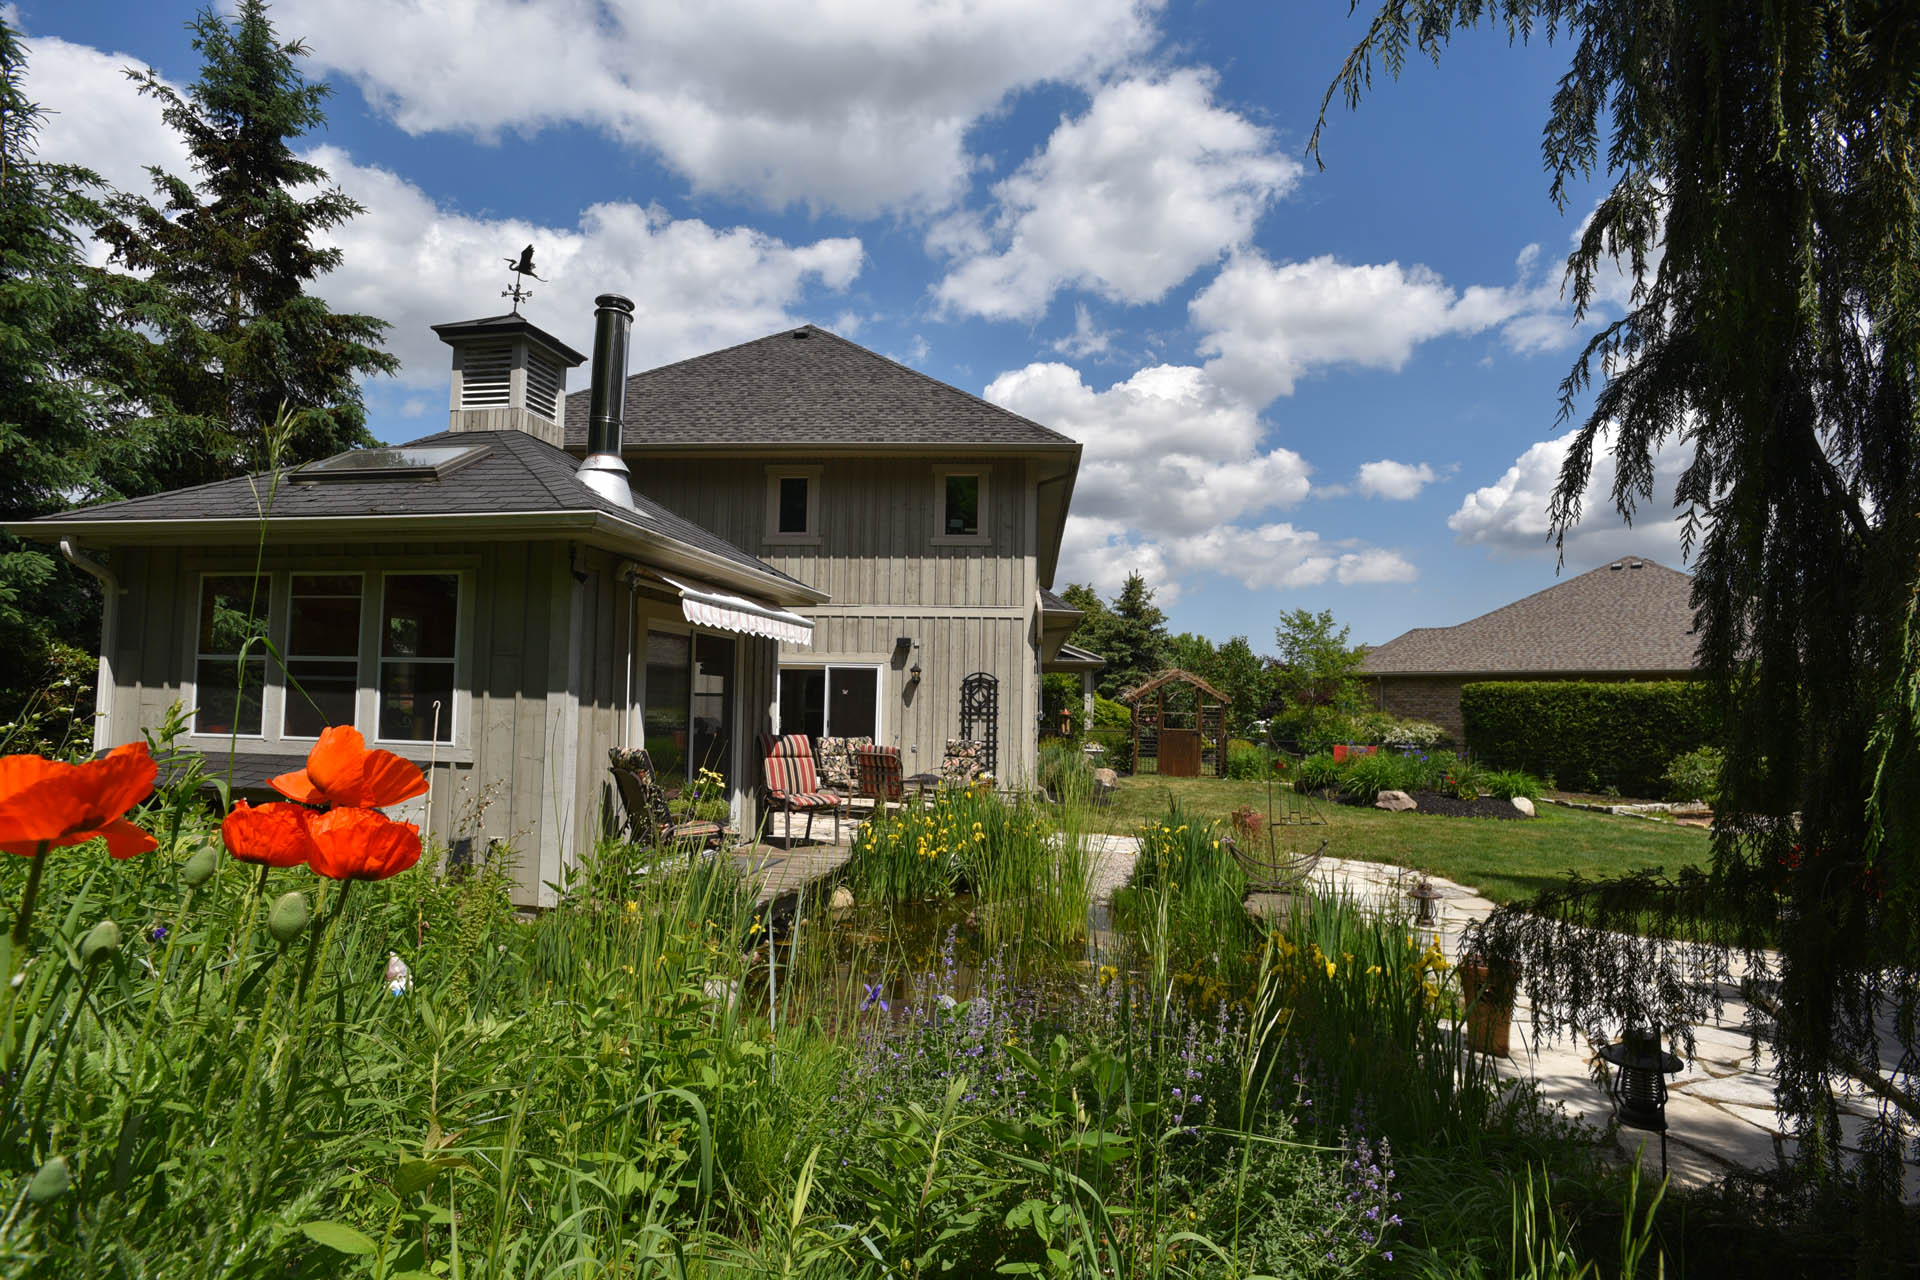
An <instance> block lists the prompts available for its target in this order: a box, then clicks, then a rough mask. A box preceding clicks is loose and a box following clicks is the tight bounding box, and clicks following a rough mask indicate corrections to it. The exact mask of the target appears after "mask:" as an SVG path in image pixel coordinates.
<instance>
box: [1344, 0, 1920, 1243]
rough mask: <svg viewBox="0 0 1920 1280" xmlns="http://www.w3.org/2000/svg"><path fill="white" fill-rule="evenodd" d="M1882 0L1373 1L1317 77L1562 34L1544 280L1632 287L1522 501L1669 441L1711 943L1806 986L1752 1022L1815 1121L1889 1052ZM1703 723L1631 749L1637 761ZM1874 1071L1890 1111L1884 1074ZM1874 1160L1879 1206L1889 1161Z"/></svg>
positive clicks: (1575, 489) (1889, 92)
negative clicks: (1620, 277) (1600, 454)
mask: <svg viewBox="0 0 1920 1280" xmlns="http://www.w3.org/2000/svg"><path fill="white" fill-rule="evenodd" d="M1905 16H1906V13H1905V10H1904V9H1902V8H1901V7H1900V6H1897V5H1888V4H1885V3H1880V2H1879V0H1792V2H1788V3H1782V4H1770V5H1762V6H1747V7H1743V8H1727V7H1724V6H1719V5H1707V4H1694V3H1687V4H1678V5H1667V6H1658V7H1649V6H1645V5H1640V4H1636V3H1633V2H1632V0H1604V2H1602V3H1598V4H1587V5H1577V6H1576V5H1569V4H1566V3H1563V2H1562V0H1499V2H1498V3H1494V4H1486V3H1483V2H1482V0H1412V2H1411V3H1403V2H1402V0H1393V2H1392V3H1388V4H1386V5H1384V6H1383V7H1382V8H1381V10H1380V12H1379V14H1378V15H1377V16H1376V17H1375V18H1374V20H1373V22H1372V24H1371V25H1370V27H1369V29H1368V31H1367V33H1366V35H1365V37H1364V38H1363V39H1362V40H1361V42H1360V44H1359V45H1358V46H1357V47H1356V48H1355V49H1354V51H1353V52H1352V53H1351V54H1350V55H1349V56H1348V58H1347V61H1346V63H1345V65H1344V66H1343V67H1342V68H1341V70H1340V73H1339V75H1338V76H1337V78H1336V80H1335V82H1334V83H1333V84H1332V85H1331V86H1329V88H1328V91H1327V97H1326V101H1327V102H1331V100H1332V98H1333V96H1334V94H1335V93H1344V95H1345V97H1346V100H1347V101H1348V102H1349V104H1357V102H1358V100H1359V97H1360V95H1361V93H1362V91H1363V90H1364V89H1365V87H1366V86H1367V85H1368V83H1369V82H1370V78H1371V74H1372V69H1373V64H1374V60H1375V59H1376V58H1381V59H1384V61H1385V65H1386V67H1387V69H1388V70H1390V71H1392V72H1393V73H1395V74H1397V73H1398V72H1399V70H1400V68H1401V66H1402V65H1403V64H1404V61H1405V59H1406V57H1407V55H1408V53H1409V52H1410V51H1417V52H1419V53H1420V54H1422V55H1426V56H1428V57H1432V58H1438V57H1439V56H1440V54H1441V52H1442V51H1443V49H1444V48H1445V47H1446V46H1447V45H1448V44H1449V42H1450V41H1451V39H1452V38H1453V35H1454V33H1455V32H1456V31H1459V32H1465V31H1469V30H1474V29H1477V28H1479V27H1480V26H1481V25H1482V22H1483V21H1484V22H1485V23H1486V24H1487V25H1489V26H1494V27H1504V28H1505V30H1506V32H1507V34H1508V36H1509V38H1510V39H1517V40H1523V41H1524V40H1528V39H1530V38H1533V37H1535V36H1537V35H1540V34H1542V33H1543V32H1544V33H1545V35H1546V36H1547V38H1548V39H1550V40H1553V41H1555V42H1556V43H1557V44H1559V45H1563V46H1565V47H1568V48H1569V49H1570V50H1571V57H1570V63H1569V67H1568V70H1567V71H1566V73H1565V75H1564V77H1563V78H1562V80H1561V82H1560V86H1559V89H1558V91H1557V92H1556V94H1555V95H1554V98H1553V104H1552V108H1551V111H1550V114H1549V119H1548V121H1547V124H1546V127H1545V128H1544V129H1543V130H1542V133H1541V137H1542V140H1543V141H1542V149H1543V152H1544V158H1545V161H1546V167H1547V171H1548V173H1549V174H1550V175H1551V188H1550V194H1551V196H1552V198H1553V199H1554V201H1555V202H1556V203H1557V204H1560V205H1562V206H1564V205H1565V203H1566V202H1567V201H1568V200H1569V199H1570V198H1572V195H1573V191H1574V188H1575V184H1576V183H1577V182H1578V181H1580V180H1582V179H1585V178H1587V177H1590V176H1592V174H1593V172H1594V170H1595V169H1596V168H1597V167H1598V166H1599V164H1600V163H1601V157H1602V156H1603V155H1604V157H1605V161H1604V163H1605V166H1606V178H1607V179H1608V181H1609V182H1610V183H1611V187H1610V189H1609V190H1608V191H1607V193H1606V194H1605V196H1604V197H1603V198H1602V199H1601V201H1600V203H1599V204H1598V205H1597V206H1596V207H1595V209H1594V211H1593V214H1592V216H1591V217H1589V218H1588V219H1587V221H1586V223H1585V224H1584V225H1583V227H1582V230H1581V233H1580V238H1579V241H1578V244H1577V245H1576V246H1575V248H1574V250H1573V252H1572V253H1571V254H1570V256H1569V258H1568V261H1567V287H1568V291H1569V293H1570V295H1571V297H1572V299H1573V301H1574V305H1575V313H1576V317H1579V318H1584V317H1586V315H1587V311H1588V307H1589V305H1590V304H1591V303H1592V302H1593V300H1594V298H1595V297H1596V290H1597V288H1598V286H1599V285H1600V283H1601V281H1603V280H1605V279H1609V278H1611V277H1613V276H1614V275H1615V274H1616V273H1617V272H1619V271H1620V270H1621V269H1623V268H1624V269H1625V271H1626V272H1627V273H1628V275H1629V277H1630V281H1631V284H1632V290H1631V296H1630V299H1629V302H1628V304H1627V306H1626V308H1625V314H1624V315H1623V316H1622V317H1621V318H1619V319H1617V320H1614V321H1613V322H1611V323H1608V324H1605V325H1603V326H1602V327H1600V328H1599V329H1598V331H1597V332H1595V334H1594V336H1593V337H1592V338H1591V339H1590V340H1589V341H1588V343H1587V345H1586V347H1585V348H1584V350H1583V351H1582V352H1581V354H1580V356H1579V358H1578V359H1577V360H1576V361H1575V363H1574V366H1573V368H1572V369H1571V370H1570V371H1569V373H1568V375H1567V377H1566V379H1565V380H1564V382H1563V383H1562V388H1561V416H1562V417H1563V418H1568V417H1572V416H1573V414H1574V411H1575V408H1576V406H1577V405H1578V404H1579V402H1580V401H1581V399H1582V398H1583V397H1584V396H1585V395H1586V393H1587V391H1588V389H1589V387H1590V386H1592V384H1593V382H1594V378H1595V375H1596V374H1598V375H1599V379H1600V381H1599V386H1598V389H1597V390H1596V391H1595V393H1594V394H1593V396H1592V399H1591V403H1590V404H1589V405H1588V406H1587V412H1586V418H1585V421H1584V423H1583V424H1582V425H1581V426H1580V427H1579V428H1578V429H1577V430H1576V431H1575V432H1574V434H1573V436H1572V438H1571V443H1570V445H1569V448H1568V451H1567V457H1566V460H1565V463H1564V465H1563V467H1562V470H1561V478H1560V483H1559V485H1558V486H1557V488H1556V490H1555V493H1554V496H1553V499H1552V503H1551V506H1550V510H1549V517H1550V520H1551V523H1552V527H1553V529H1554V531H1555V533H1556V534H1557V535H1558V536H1559V537H1561V538H1564V536H1565V534H1566V532H1567V531H1568V530H1569V529H1570V528H1572V527H1573V526H1574V525H1575V523H1576V522H1577V521H1578V519H1579V517H1580V514H1581V510H1582V503H1583V501H1584V500H1585V499H1586V498H1587V497H1588V492H1587V490H1588V485H1589V482H1590V479H1591V476H1592V473H1593V463H1594V459H1595V451H1596V449H1600V448H1605V449H1610V450H1611V452H1612V455H1613V466H1612V469H1611V471H1612V474H1613V476H1614V483H1613V489H1612V492H1611V494H1609V495H1608V496H1609V497H1610V498H1611V499H1612V501H1613V503H1614V505H1615V506H1616V507H1618V508H1619V509H1620V510H1621V511H1622V512H1623V513H1624V514H1627V515H1632V514H1633V512H1634V510H1635V508H1636V506H1637V505H1638V504H1640V503H1642V502H1645V501H1648V500H1650V499H1651V498H1652V496H1653V492H1654V479H1655V473H1656V466H1655V459H1656V457H1657V456H1658V455H1660V454H1661V451H1662V450H1665V449H1669V448H1675V449H1678V450H1680V451H1681V452H1682V453H1683V454H1684V455H1685V456H1686V459H1687V460H1686V463H1685V466H1684V469H1683V470H1682V472H1681V474H1680V477H1679V479H1678V483H1677V486H1676V491H1675V502H1676V505H1677V506H1678V507H1679V508H1681V509H1682V512H1683V517H1684V521H1685V527H1684V539H1683V542H1684V545H1685V546H1686V548H1687V549H1688V550H1690V551H1691V552H1692V553H1693V562H1694V569H1695V577H1694V589H1693V599H1694V602H1695V607H1696V623H1697V633H1698V636H1699V659H1700V665H1701V668H1702V670H1703V672H1704V673H1705V674H1706V676H1707V677H1708V679H1709V681H1710V682H1711V685H1712V690H1713V695H1714V701H1715V704H1716V711H1717V719H1716V721H1715V727H1716V728H1717V729H1718V730H1719V731H1720V732H1719V734H1718V735H1717V736H1718V737H1719V742H1718V745H1720V746H1721V747H1722V748H1723V749H1724V751H1725V753H1726V762H1725V767H1724V770H1723V773H1722V778H1721V787H1722V795H1721V800H1722V803H1723V805H1725V806H1727V807H1729V808H1731V809H1733V810H1735V811H1737V812H1739V813H1740V814H1742V815H1743V818H1742V821H1740V822H1737V823H1722V824H1719V825H1717V826H1716V828H1715V831H1714V841H1715V862H1714V865H1715V868H1716V883H1717V887H1718V889H1719V890H1720V892H1721V893H1722V895H1723V897H1724V900H1725V901H1727V902H1728V903H1729V904H1732V905H1734V906H1735V907H1736V909H1737V910H1738V911H1740V912H1741V913H1742V914H1744V915H1745V916H1746V918H1747V920H1748V922H1749V924H1750V926H1751V927H1750V928H1749V929H1748V930H1747V931H1746V932H1745V933H1744V934H1743V935H1742V936H1741V938H1740V939H1739V941H1738V945H1739V947H1741V948H1742V949H1752V948H1757V947H1759V946H1760V945H1761V940H1762V939H1766V940H1767V941H1768V942H1771V943H1776V944H1777V945H1778V947H1779V953H1780V962H1779V969H1778V978H1779V984H1780V985H1779V990H1780V993H1781V1000H1782V1003H1783V1004H1784V1005H1785V1007H1787V1008H1789V1009H1796V1010H1810V1011H1813V1014H1812V1015H1811V1016H1806V1017H1792V1018H1785V1019H1781V1020H1780V1021H1779V1022H1778V1023H1777V1029H1776V1031H1775V1034H1774V1035H1773V1037H1772V1047H1773V1050H1774V1053H1775V1055H1776V1058H1777V1060H1778V1063H1779V1067H1778V1070H1777V1078H1778V1080H1779V1084H1780V1099H1781V1102H1782V1105H1783V1107H1784V1108H1785V1109H1786V1110H1787V1111H1788V1112H1790V1113H1791V1114H1793V1115H1794V1116H1795V1117H1796V1118H1797V1119H1799V1120H1800V1121H1801V1122H1803V1123H1808V1124H1812V1123H1818V1124H1819V1125H1820V1126H1821V1127H1822V1128H1823V1129H1826V1128H1829V1127H1830V1126H1831V1125H1832V1124H1834V1123H1836V1119H1835V1115H1834V1110H1833V1108H1834V1103H1833V1101H1832V1095H1831V1093H1830V1091H1829V1089H1828V1087H1827V1084H1826V1082H1827V1081H1828V1080H1829V1079H1830V1078H1831V1077H1832V1076H1833V1074H1834V1073H1835V1072H1854V1073H1859V1072H1864V1073H1866V1074H1867V1075H1869V1076H1871V1077H1873V1078H1874V1079H1875V1081H1876V1083H1877V1084H1884V1083H1887V1081H1886V1080H1885V1079H1884V1077H1883V1076H1882V1073H1881V1072H1880V1070H1879V1069H1878V1068H1877V1067H1875V1066H1874V1065H1873V1064H1875V1063H1878V1062H1890V1061H1911V1060H1913V1058H1914V1056H1915V1055H1916V1053H1920V964H1916V963H1914V961H1913V958H1914V957H1915V956H1920V911H1916V910H1915V909H1914V904H1915V903H1916V901H1920V802H1916V801H1915V800H1914V799H1913V792H1914V789H1913V787H1912V786H1911V782H1910V780H1911V779H1912V778H1913V777H1915V776H1916V775H1920V517H1916V514H1915V513H1916V511H1920V449H1916V448H1915V447H1914V441H1915V439H1916V434H1917V433H1920V398H1917V397H1920V256H1916V255H1915V254H1914V253H1913V251H1912V246H1913V245H1914V244H1915V243H1916V242H1920V132H1916V130H1915V129H1914V128H1913V122H1914V120H1915V119H1917V118H1920V74H1916V71H1917V70H1920V65H1917V64H1916V52H1915V50H1914V48H1913V46H1912V45H1911V42H1910V41H1908V40H1907V39H1906V38H1905V36H1904V30H1905V28H1906V27H1907V26H1908V25H1910V24H1908V23H1905V22H1903V21H1902V19H1903V18H1904V17H1905ZM1324 118H1325V108H1324V104H1323V112H1322V123H1323V124H1324ZM1603 134H1604V135H1605V147H1604V150H1603V148H1602V136H1603ZM1319 136H1320V135H1319V129H1318V127H1316V130H1315V135H1314V139H1315V140H1314V143H1313V144H1312V145H1313V146H1314V147H1317V145H1318V139H1319ZM1755 246H1764V250H1763V251H1756V250H1755ZM1617 292H1618V291H1617V289H1614V288H1612V287H1610V288H1609V293H1610V295H1614V296H1617ZM1708 740H1709V735H1707V734H1702V735H1700V736H1699V737H1696V738H1695V739H1694V740H1692V741H1689V742H1685V743H1682V744H1680V745H1679V746H1678V747H1677V749H1676V750H1675V751H1669V752H1665V753H1663V754H1662V755H1661V758H1659V759H1658V760H1655V761H1644V762H1642V764H1643V766H1644V767H1645V771H1644V773H1642V774H1641V777H1640V781H1641V782H1642V785H1643V786H1646V787H1647V789H1651V785H1654V784H1657V783H1658V781H1659V779H1660V776H1661V773H1662V771H1663V770H1664V767H1665V764H1666V760H1667V758H1670V757H1671V756H1672V755H1674V754H1678V752H1679V751H1684V750H1690V749H1692V748H1693V747H1696V746H1699V745H1702V743H1703V742H1706V741H1708ZM1507 763H1523V762H1522V761H1518V760H1509V761H1507ZM1529 767H1538V766H1531V765H1530V766H1529ZM1555 772H1557V773H1558V775H1559V778H1560V780H1561V782H1562V783H1563V784H1571V785H1582V780H1581V779H1580V778H1578V777H1576V776H1573V775H1570V773H1569V772H1568V771H1567V770H1565V769H1559V770H1556V771H1555ZM1593 772H1594V773H1595V774H1596V776H1598V774H1599V767H1598V766H1597V765H1596V766H1594V767H1593ZM1603 781H1604V780H1603ZM1621 785H1623V786H1625V785H1626V784H1625V782H1624V781H1623V782H1622V783H1621ZM1636 789H1639V788H1636ZM1801 850H1812V851H1815V854H1816V856H1812V857H1799V858H1797V860H1796V859H1795V857H1794V855H1795V854H1796V852H1797V851H1801ZM1781 868H1786V869H1787V872H1788V874H1786V875H1784V876H1782V875H1781V874H1779V870H1780V869H1781ZM1643 887H1644V886H1643ZM1589 950H1590V951H1592V952H1596V953H1599V952H1604V951H1605V950H1606V949H1605V948H1589ZM1894 957H1898V961H1897V962H1896V963H1889V962H1890V960H1891V959H1892V958H1894ZM1722 958H1723V959H1725V958H1726V957H1722ZM1756 958H1757V957H1756ZM1592 960H1593V963H1595V964H1607V965H1614V966H1616V967H1617V965H1618V961H1617V960H1616V959H1614V958H1612V957H1610V956H1606V955H1603V954H1596V955H1594V956H1593V957H1592ZM1576 962H1577V960H1576ZM1879 1093H1880V1096H1881V1097H1882V1099H1883V1105H1886V1106H1888V1107H1889V1108H1891V1109H1892V1110H1895V1111H1898V1112H1900V1113H1902V1114H1903V1116H1904V1118H1905V1120H1906V1121H1907V1122H1909V1123H1911V1122H1913V1121H1914V1120H1916V1119H1920V1101H1916V1100H1915V1099H1914V1097H1913V1095H1912V1094H1911V1092H1907V1091H1879ZM1837 1151H1838V1149H1837V1147H1835V1146H1833V1145H1832V1144H1824V1145H1822V1147H1821V1151H1820V1152H1814V1151H1809V1150H1807V1149H1806V1148H1805V1147H1803V1154H1804V1156H1805V1158H1806V1159H1808V1160H1809V1161H1821V1160H1824V1161H1825V1162H1827V1163H1829V1164H1831V1163H1834V1162H1836V1161H1837V1160H1838V1154H1837ZM1876 1167H1877V1168H1878V1170H1879V1171H1880V1174H1881V1182H1882V1191H1883V1193H1884V1194H1883V1204H1884V1205H1891V1204H1892V1203H1893V1202H1894V1200H1895V1198H1896V1197H1895V1195H1894V1189H1895V1183H1894V1173H1893V1171H1894V1168H1895V1166H1894V1164H1893V1162H1892V1161H1890V1160H1882V1161H1879V1162H1878V1164H1877V1166H1876ZM1889 1211H1890V1210H1889Z"/></svg>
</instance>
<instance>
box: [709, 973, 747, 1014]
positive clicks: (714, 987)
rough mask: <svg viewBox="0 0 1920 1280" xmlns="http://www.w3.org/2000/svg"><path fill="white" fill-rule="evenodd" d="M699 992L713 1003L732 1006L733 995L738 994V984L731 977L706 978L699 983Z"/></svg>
mask: <svg viewBox="0 0 1920 1280" xmlns="http://www.w3.org/2000/svg"><path fill="white" fill-rule="evenodd" d="M700 992H701V994H702V995H704V996H706V998H707V999H709V1000H711V1001H713V1002H714V1003H715V1004H717V1005H722V1006H724V1007H726V1008H732V1007H733V999H734V997H735V996H737V995H739V994H740V984H739V983H737V982H735V981H733V980H732V979H731V978H708V979H707V980H706V981H705V982H703V983H701V984H700Z"/></svg>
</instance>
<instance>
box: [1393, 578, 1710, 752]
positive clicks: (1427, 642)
mask: <svg viewBox="0 0 1920 1280" xmlns="http://www.w3.org/2000/svg"><path fill="white" fill-rule="evenodd" d="M1692 590H1693V579H1692V578H1691V577H1690V576H1689V575H1687V574H1684V573H1680V572H1677V571H1675V570H1673V569H1668V568H1666V567H1664V566H1662V565H1658V564H1655V563H1654V562H1653V561H1651V560H1644V559H1640V558H1637V557H1627V558H1624V559H1620V560H1615V561H1614V562H1612V563H1611V564H1606V565H1602V566H1601V567H1600V568H1598V569H1594V570H1592V571H1591V572H1588V573H1583V574H1581V575H1580V576H1578V577H1576V578H1570V579H1568V580H1567V581H1565V582H1562V583H1560V584H1559V585H1557V586H1553V587H1549V588H1547V589H1546V590H1545V591H1540V592H1536V593H1535V594H1533V595H1530V596H1528V597H1526V598H1525V599H1524V600H1517V601H1515V602H1514V603H1512V604H1510V605H1507V606H1506V607H1504V608H1500V609H1495V610H1494V611H1493V612H1492V613H1488V614H1483V615H1481V616H1480V617H1478V618H1474V619H1472V620H1471V621H1468V622H1463V623H1461V624H1459V625H1458V626H1454V627H1416V628H1414V629H1413V630H1412V631H1409V632H1407V633H1406V634H1405V635H1403V636H1400V637H1398V638H1397V639H1394V640H1390V641H1388V642H1387V643H1386V644H1383V645H1380V646H1379V647H1378V648H1374V649H1369V650H1367V654H1366V661H1365V662H1364V663H1363V664H1362V665H1361V668H1360V674H1361V676H1362V677H1363V678H1364V679H1365V680H1366V682H1367V685H1368V687H1369V689H1370V691H1371V692H1372V694H1373V698H1374V704H1375V705H1376V706H1377V707H1379V708H1380V709H1381V710H1383V711H1388V712H1391V713H1392V714H1394V715H1396V716H1401V717H1410V718H1413V719H1419V720H1429V721H1432V722H1433V723H1434V724H1437V725H1439V726H1440V727H1441V728H1443V729H1445V730H1446V731H1447V732H1448V733H1449V734H1451V735H1452V736H1453V738H1454V740H1455V741H1456V742H1465V739H1466V727H1465V725H1464V724H1462V722H1461V719H1460V689H1461V687H1462V686H1463V685H1466V684H1470V683H1473V682H1475V681H1480V680H1684V679H1688V678H1690V677H1691V676H1693V675H1694V673H1695V669H1696V667H1697V665H1698V662H1697V659H1696V656H1695V652H1696V649H1697V647H1698V637H1696V636H1695V634H1694V628H1693V605H1692V602H1691V593H1692ZM1467 745H1469V746H1471V745H1472V744H1471V743H1468V744H1467Z"/></svg>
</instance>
